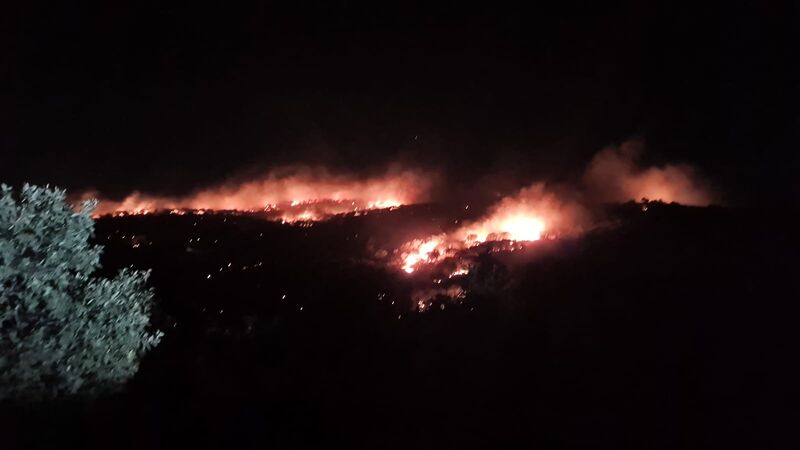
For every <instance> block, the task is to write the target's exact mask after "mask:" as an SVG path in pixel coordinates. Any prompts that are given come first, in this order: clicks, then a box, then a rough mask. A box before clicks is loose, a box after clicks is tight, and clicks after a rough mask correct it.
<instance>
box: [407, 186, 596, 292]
mask: <svg viewBox="0 0 800 450" xmlns="http://www.w3.org/2000/svg"><path fill="white" fill-rule="evenodd" d="M583 215H584V212H583V209H582V208H581V207H580V206H579V205H578V204H577V203H575V202H570V201H563V200H560V199H558V198H557V197H556V196H555V194H553V193H551V192H548V191H546V190H545V186H544V184H541V183H537V184H534V185H532V186H530V187H527V188H525V189H522V190H520V191H519V192H518V193H517V194H516V195H513V196H509V197H505V198H503V199H502V200H501V201H500V202H498V203H497V204H496V205H494V206H493V207H492V208H490V209H489V211H488V213H487V214H486V215H484V216H483V217H482V218H481V219H479V220H477V221H475V222H472V223H468V224H466V225H464V226H462V227H461V228H458V229H456V230H454V231H451V232H449V233H445V234H441V235H435V236H430V237H428V238H425V239H415V240H412V241H409V242H406V243H405V244H403V246H401V247H400V249H399V253H400V263H399V265H400V267H401V268H402V270H403V271H405V272H406V273H414V272H415V271H416V270H418V269H419V268H420V267H421V266H422V265H427V264H434V263H437V262H440V261H442V260H444V259H446V258H449V257H453V256H455V255H456V254H458V252H460V251H462V250H465V249H468V248H470V247H475V246H477V245H481V244H483V243H486V242H495V241H511V242H520V243H524V242H532V241H538V240H540V239H542V238H544V237H545V236H548V237H550V238H552V237H554V236H556V235H558V234H562V233H570V232H574V231H577V230H579V228H580V225H581V222H582V220H583ZM515 248H518V247H516V246H511V247H508V249H509V250H513V249H515ZM465 270H466V271H465V272H463V273H458V274H457V275H462V274H465V273H467V272H468V269H465ZM455 275H456V274H454V276H455Z"/></svg>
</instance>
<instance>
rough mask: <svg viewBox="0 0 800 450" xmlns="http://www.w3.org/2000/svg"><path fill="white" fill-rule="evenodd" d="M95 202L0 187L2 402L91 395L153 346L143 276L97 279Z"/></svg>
mask: <svg viewBox="0 0 800 450" xmlns="http://www.w3.org/2000/svg"><path fill="white" fill-rule="evenodd" d="M95 206H96V202H85V203H84V204H83V205H82V208H81V209H80V210H79V211H75V210H73V209H72V207H71V206H70V205H69V204H68V203H67V202H66V200H65V192H64V191H62V190H58V189H49V188H47V187H45V188H42V187H37V186H31V185H27V184H26V185H25V186H24V187H23V188H22V191H21V193H20V195H19V196H18V197H15V195H14V193H13V192H12V189H11V188H10V187H8V186H6V185H1V186H0V289H1V290H0V399H4V398H15V399H49V398H55V397H59V396H64V395H74V394H81V395H84V394H85V395H94V394H97V393H100V392H102V391H105V390H108V389H113V388H115V387H118V386H120V385H121V384H122V383H124V382H125V381H126V380H128V379H130V378H131V377H132V376H133V375H134V373H136V370H137V368H138V364H139V360H140V358H141V356H142V355H143V354H144V352H146V351H147V350H148V349H150V348H151V347H153V346H155V345H156V344H157V343H158V342H159V340H160V338H161V334H160V333H159V332H153V331H150V324H149V322H150V306H151V303H152V297H153V293H152V291H151V290H150V289H149V288H147V287H146V281H147V278H148V275H149V272H142V271H134V270H129V269H125V270H122V271H121V272H120V273H119V274H118V275H117V276H116V277H115V278H113V279H105V278H99V277H95V276H93V274H94V272H95V271H96V270H97V269H98V268H99V267H100V254H101V252H102V246H99V245H92V244H90V243H89V239H90V238H91V236H92V235H93V233H94V221H93V220H92V218H91V213H92V211H93V210H94V207H95Z"/></svg>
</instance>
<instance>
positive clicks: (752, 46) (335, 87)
mask: <svg viewBox="0 0 800 450" xmlns="http://www.w3.org/2000/svg"><path fill="white" fill-rule="evenodd" d="M105 3H107V4H100V3H98V4H95V5H94V6H89V5H83V6H75V5H63V6H51V5H47V6H42V7H27V6H19V7H17V9H16V10H15V11H13V12H11V13H10V14H6V15H4V17H3V18H2V19H0V25H2V28H3V36H2V43H0V50H2V54H3V58H2V61H1V62H0V81H1V82H2V90H1V91H0V153H1V154H2V159H0V180H2V181H5V182H10V183H14V184H17V183H21V182H23V181H31V182H36V183H47V182H50V183H56V184H58V185H61V186H64V187H67V188H70V189H83V188H86V187H94V188H97V189H100V190H101V191H103V192H107V193H110V194H112V195H113V194H116V195H118V194H121V193H123V192H127V191H129V190H132V189H141V190H145V191H150V192H160V193H177V192H185V191H188V190H191V189H193V188H195V187H198V186H202V185H205V184H208V183H213V182H215V181H219V180H222V179H224V178H225V177H228V176H231V175H233V174H237V173H240V172H241V171H243V170H250V171H252V170H254V168H257V169H266V168H269V167H271V166H275V165H281V164H286V163H296V162H300V163H307V164H326V165H330V166H332V167H341V168H344V169H348V170H357V171H369V170H372V169H374V168H378V167H381V166H383V165H385V164H386V163H388V162H392V161H400V162H403V163H405V164H408V165H422V166H433V167H440V168H442V169H443V170H445V171H446V173H447V174H448V176H449V177H450V179H451V180H454V181H458V182H463V183H468V182H469V181H470V180H474V179H477V177H478V176H479V175H481V174H484V173H488V172H492V171H498V170H502V171H510V172H512V173H514V174H515V175H517V176H520V177H523V178H529V179H530V180H531V181H533V180H534V179H537V178H541V177H543V178H548V179H563V178H565V177H569V176H574V175H575V174H576V173H577V172H578V171H579V170H580V168H581V167H582V166H583V165H584V164H585V163H586V162H587V161H588V159H589V158H590V157H591V155H592V154H593V153H594V152H596V151H598V150H599V149H600V148H602V147H603V146H604V145H607V144H611V143H615V142H620V141H623V140H625V139H628V138H631V137H638V138H642V139H644V140H645V141H646V142H647V147H648V155H647V157H648V159H649V161H650V162H654V163H659V162H665V161H691V162H694V163H696V164H697V165H698V166H699V167H700V168H701V169H702V170H703V171H704V172H705V173H706V174H707V175H708V177H710V178H711V179H712V181H713V182H714V183H715V184H717V185H718V186H720V187H721V188H722V189H724V191H725V192H726V193H727V194H728V196H729V197H730V198H731V199H734V200H736V201H756V200H762V199H765V198H769V199H772V200H780V201H795V200H796V198H797V195H798V194H800V189H798V187H797V184H798V183H797V181H796V180H795V178H797V177H796V176H795V172H796V169H797V166H798V164H797V163H798V157H797V156H796V153H797V150H800V148H798V144H800V109H798V101H800V95H799V94H800V70H798V60H797V58H798V57H797V55H798V54H800V48H798V47H800V45H799V44H800V32H799V31H798V28H800V27H797V23H800V22H798V19H800V14H798V7H797V6H794V5H795V4H796V2H787V3H785V4H780V3H777V2H770V3H771V4H769V5H767V4H766V3H768V2H736V1H729V2H724V3H721V4H720V6H714V7H710V6H709V7H702V8H701V7H697V6H694V7H686V8H684V7H681V6H674V5H675V4H674V3H671V4H670V5H671V6H653V5H643V4H644V3H650V2H631V3H630V4H627V5H617V6H609V5H607V4H601V3H606V2H588V3H584V4H578V3H570V2H563V1H562V2H553V3H551V4H549V5H550V6H548V4H546V3H540V4H539V6H536V7H535V8H527V9H512V8H509V7H502V6H500V5H499V4H498V3H496V2H487V3H485V4H484V5H483V6H481V7H471V6H466V3H465V2H449V3H447V4H444V5H442V6H436V7H433V6H430V5H425V4H424V3H420V4H416V3H414V2H398V3H392V4H389V3H384V2H373V4H372V5H371V6H362V5H357V4H356V3H354V2H333V1H331V2H324V3H323V5H325V6H320V5H308V4H304V5H302V6H299V5H298V6H297V7H294V8H295V9H291V10H290V9H287V8H286V7H285V6H274V5H271V4H257V5H256V4H250V5H248V6H236V7H233V6H231V5H229V4H228V3H230V2H220V3H218V4H216V5H213V6H204V7H201V6H197V5H191V6H181V5H178V4H174V3H166V2H162V3H161V4H159V5H158V6H144V4H143V3H142V2H130V3H128V4H125V3H123V2H105ZM196 3H202V2H196ZM285 3H294V2H285Z"/></svg>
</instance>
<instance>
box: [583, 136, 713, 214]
mask: <svg viewBox="0 0 800 450" xmlns="http://www.w3.org/2000/svg"><path fill="white" fill-rule="evenodd" d="M640 154H641V145H640V144H639V143H637V142H635V141H632V142H626V143H624V144H622V145H621V146H619V147H608V148H606V149H604V150H602V151H601V152H599V153H598V154H596V155H595V156H594V158H593V159H592V161H591V163H589V166H588V167H587V169H586V172H585V173H584V183H585V185H586V187H587V188H588V190H589V195H590V196H591V197H592V198H594V199H595V200H597V201H601V202H625V201H629V200H636V201H638V200H641V199H643V198H646V199H649V200H661V201H664V202H676V203H681V204H684V205H692V206H707V205H709V204H711V203H712V201H713V198H712V196H711V193H710V191H709V189H708V186H707V185H706V184H705V183H704V182H703V181H702V180H701V179H700V178H699V177H698V176H697V173H696V170H695V169H694V168H693V167H692V166H690V165H687V164H668V165H666V166H663V167H648V168H640V167H638V166H637V164H636V162H637V157H638V156H639V155H640Z"/></svg>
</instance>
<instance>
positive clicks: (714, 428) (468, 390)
mask: <svg viewBox="0 0 800 450" xmlns="http://www.w3.org/2000/svg"><path fill="white" fill-rule="evenodd" d="M648 206H649V208H648V210H647V211H646V212H645V211H642V208H641V205H637V204H627V205H619V206H614V207H609V208H608V211H607V217H608V219H609V223H612V224H615V225H614V226H610V227H605V228H603V229H599V230H597V231H595V232H592V233H589V234H586V235H584V236H582V237H580V238H576V239H569V240H560V241H553V242H542V243H541V244H542V245H531V246H529V247H528V248H526V249H525V250H521V251H518V252H513V253H510V254H503V253H484V254H480V255H478V256H477V258H476V261H477V262H478V267H477V268H476V269H474V270H473V274H472V275H471V276H470V277H468V278H467V279H465V280H464V281H463V282H464V283H465V286H467V287H468V288H469V290H470V293H469V294H468V295H467V297H466V299H464V301H463V303H461V304H458V303H442V305H444V306H446V307H445V308H444V309H442V308H438V307H437V308H431V309H430V310H429V311H426V312H424V313H419V312H415V311H413V310H412V308H411V304H410V300H409V298H410V293H411V291H412V289H413V288H414V283H415V282H414V281H413V278H409V277H406V276H405V275H404V274H402V273H400V272H398V271H397V270H395V269H390V268H387V267H385V266H383V265H381V264H376V263H375V262H374V258H372V255H373V253H372V252H373V251H374V249H375V248H378V247H380V246H381V245H388V244H387V243H389V239H390V238H391V237H392V233H397V232H399V231H403V230H411V231H408V232H409V234H411V233H412V232H416V233H429V232H435V231H436V230H437V229H441V228H443V227H447V226H449V225H448V224H449V222H450V221H452V220H454V219H453V216H451V215H450V212H449V211H447V210H445V209H443V208H440V207H436V206H434V205H429V206H419V207H410V208H400V209H399V210H396V211H391V212H383V213H377V212H376V213H370V214H369V215H367V216H359V217H353V216H347V217H337V218H335V219H333V220H331V221H329V222H323V223H318V224H314V225H313V226H312V227H302V226H296V225H295V226H287V225H281V224H280V223H274V222H267V221H264V220H262V219H259V218H258V217H251V216H242V215H214V214H211V215H204V216H190V215H186V216H171V215H155V216H132V217H125V218H114V219H102V220H100V221H99V222H98V224H97V233H96V239H97V241H98V242H101V243H104V244H106V245H107V247H106V253H105V255H104V257H103V263H104V266H105V269H104V270H105V271H107V272H112V271H114V270H116V269H117V268H118V267H121V266H124V265H129V264H133V265H135V266H137V267H150V268H152V269H153V277H152V285H153V287H154V288H155V290H156V296H157V301H158V302H159V313H158V315H157V317H156V319H155V320H156V322H157V324H158V325H159V326H160V327H162V328H164V329H165V330H166V332H167V334H166V337H165V339H164V341H163V343H162V345H161V346H160V347H158V348H157V349H156V350H155V351H154V352H153V353H152V354H151V355H149V356H148V357H147V358H146V359H145V361H144V363H143V365H142V368H141V370H140V372H139V374H138V375H137V378H136V379H135V380H134V382H133V383H132V384H131V385H130V386H129V387H128V389H127V390H126V391H125V392H122V393H120V394H118V395H116V396H114V397H112V398H108V399H105V400H102V401H99V402H96V403H94V404H91V405H88V406H84V407H79V406H76V405H67V406H63V407H61V408H55V409H52V410H48V411H47V412H45V413H30V415H29V416H24V415H23V416H20V415H17V414H12V412H9V411H6V414H4V423H5V424H7V425H9V426H16V425H19V427H17V428H15V430H16V431H15V432H14V433H10V434H9V436H11V437H10V438H9V439H11V440H12V443H13V444H19V445H22V444H23V443H25V442H35V443H39V444H41V443H48V444H50V445H55V444H58V445H59V446H63V445H67V446H70V445H73V444H74V445H81V446H82V447H84V448H86V447H89V448H91V447H97V448H101V447H102V448H106V446H107V445H108V443H110V442H115V447H125V448H128V447H129V448H147V447H154V446H155V447H174V446H177V445H189V446H196V445H202V446H208V445H221V446H230V447H236V448H262V447H265V446H269V445H272V446H277V447H280V448H286V447H295V446H314V447H317V448H318V447H319V446H320V445H330V444H332V443H345V444H349V446H350V447H370V448H443V447H448V448H449V447H461V448H485V447H496V446H500V447H505V446H510V445H511V444H512V443H514V442H518V441H519V440H523V441H526V442H529V443H530V444H531V446H538V447H539V448H570V449H572V448H623V447H635V448H665V449H666V448H670V449H671V448H716V447H726V446H727V447H729V446H731V445H736V446H742V445H746V446H748V447H751V448H770V447H775V446H778V444H780V443H782V442H784V439H785V437H786V435H784V434H781V433H780V431H782V430H784V429H785V427H786V426H788V424H789V423H791V422H790V420H791V419H790V415H789V412H790V405H791V400H790V399H791V395H793V394H796V393H797V390H798V389H797V387H796V379H797V378H796V377H795V376H794V374H795V372H796V371H795V370H794V369H795V368H794V365H795V362H794V360H795V359H796V358H795V357H794V353H795V348H796V343H797V335H796V325H795V322H796V318H797V316H798V314H797V313H798V309H800V308H798V306H797V304H796V302H797V299H798V298H800V295H798V293H799V292H798V290H799V288H798V284H797V283H796V282H795V279H794V278H795V277H794V275H795V271H796V270H795V268H794V264H793V261H794V259H795V255H796V254H797V250H798V248H800V245H798V237H797V234H796V230H797V229H798V219H797V216H796V215H795V214H794V213H793V212H791V211H781V210H737V209H725V208H686V207H681V206H677V205H663V204H650V205H648ZM132 236H133V238H131V237H132ZM198 239H199V241H198ZM396 239H398V242H402V240H404V239H407V237H406V236H400V237H398V238H396ZM209 275H210V278H209ZM42 420H47V421H48V423H52V424H53V426H52V427H48V428H47V429H46V430H45V431H41V429H40V427H39V425H40V424H41V423H42V422H41V421H42ZM25 430H37V432H36V433H26V432H25ZM88 430H92V433H89V432H88ZM120 436H125V437H126V438H125V439H124V440H120V438H119V437H120ZM87 439H90V440H91V441H89V442H86V440H87ZM504 444H505V445H504ZM12 447H13V446H12Z"/></svg>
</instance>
